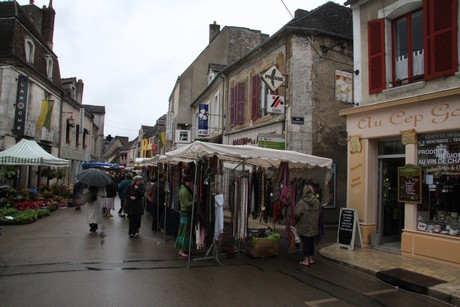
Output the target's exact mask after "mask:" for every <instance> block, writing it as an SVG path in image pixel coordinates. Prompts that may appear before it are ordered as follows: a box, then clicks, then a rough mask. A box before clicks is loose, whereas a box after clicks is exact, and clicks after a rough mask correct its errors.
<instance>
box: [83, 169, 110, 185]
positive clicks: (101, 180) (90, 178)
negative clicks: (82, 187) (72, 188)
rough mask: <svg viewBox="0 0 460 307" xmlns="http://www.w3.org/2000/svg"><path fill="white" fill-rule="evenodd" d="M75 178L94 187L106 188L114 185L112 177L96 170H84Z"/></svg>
mask: <svg viewBox="0 0 460 307" xmlns="http://www.w3.org/2000/svg"><path fill="white" fill-rule="evenodd" d="M75 178H77V180H79V181H81V182H83V183H84V184H87V185H88V186H94V187H104V186H106V185H109V184H110V183H112V177H110V176H109V175H107V174H106V173H105V172H103V171H101V170H98V169H96V168H89V169H86V170H83V171H81V172H80V173H78V174H77V175H75Z"/></svg>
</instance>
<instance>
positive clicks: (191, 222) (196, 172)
mask: <svg viewBox="0 0 460 307" xmlns="http://www.w3.org/2000/svg"><path fill="white" fill-rule="evenodd" d="M198 161H199V160H195V179H194V180H193V197H192V200H193V204H192V215H191V216H190V236H189V243H188V263H187V268H190V260H191V255H192V238H193V222H194V221H193V217H194V215H195V200H196V190H197V188H196V182H197V177H198Z"/></svg>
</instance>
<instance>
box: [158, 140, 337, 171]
mask: <svg viewBox="0 0 460 307" xmlns="http://www.w3.org/2000/svg"><path fill="white" fill-rule="evenodd" d="M166 156H167V157H168V158H185V159H191V160H196V159H200V158H203V157H212V156H217V157H218V158H219V160H223V161H228V162H235V163H246V164H251V165H254V166H261V167H266V168H268V167H271V166H274V167H278V166H279V165H280V163H281V162H289V167H292V168H304V167H307V168H313V167H326V168H329V169H330V168H331V165H332V159H329V158H323V157H318V156H312V155H307V154H303V153H300V152H296V151H290V150H277V149H270V148H262V147H255V146H248V145H225V144H215V143H205V142H200V141H195V142H193V143H191V144H189V145H187V146H184V147H181V148H179V149H176V150H173V151H170V152H167V153H166Z"/></svg>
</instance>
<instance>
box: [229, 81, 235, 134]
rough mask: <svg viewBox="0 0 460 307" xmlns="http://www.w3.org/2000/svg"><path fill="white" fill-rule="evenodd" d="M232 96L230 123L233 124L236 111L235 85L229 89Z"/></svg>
mask: <svg viewBox="0 0 460 307" xmlns="http://www.w3.org/2000/svg"><path fill="white" fill-rule="evenodd" d="M230 91H231V93H232V97H231V99H230V125H232V126H233V125H235V113H236V86H235V87H232V88H231V89H230Z"/></svg>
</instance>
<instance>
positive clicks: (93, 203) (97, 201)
mask: <svg viewBox="0 0 460 307" xmlns="http://www.w3.org/2000/svg"><path fill="white" fill-rule="evenodd" d="M104 196H105V187H96V186H90V187H89V188H88V195H85V196H84V197H87V199H88V210H87V215H88V223H89V231H90V232H96V230H97V229H98V225H100V224H101V222H102V203H103V200H104V198H103V197H104Z"/></svg>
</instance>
